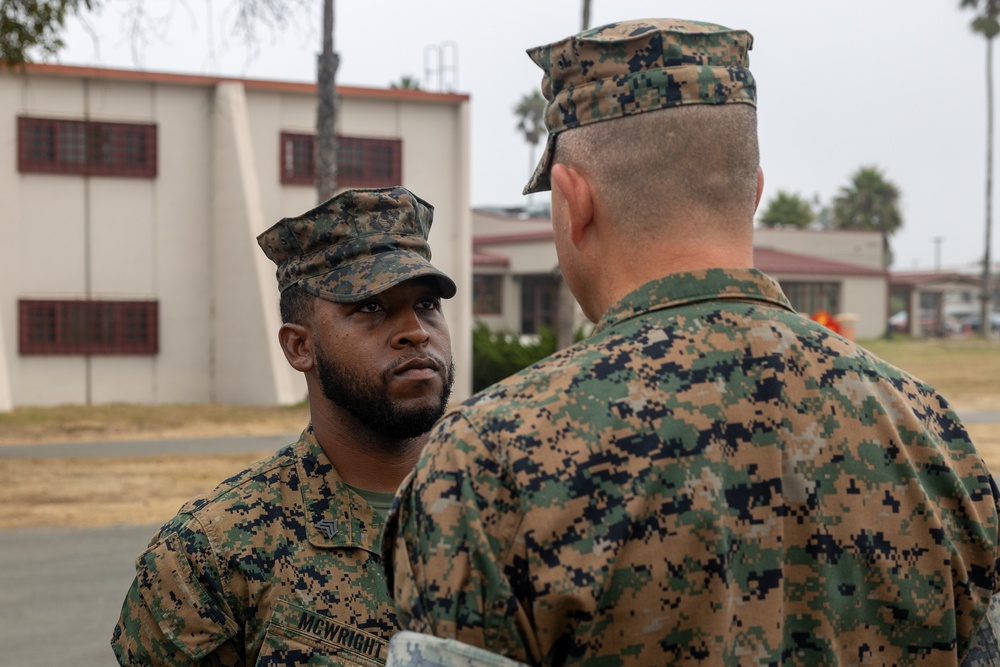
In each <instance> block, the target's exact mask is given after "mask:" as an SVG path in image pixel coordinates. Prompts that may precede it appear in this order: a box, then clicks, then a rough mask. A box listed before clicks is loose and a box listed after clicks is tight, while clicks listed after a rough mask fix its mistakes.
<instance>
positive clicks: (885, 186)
mask: <svg viewBox="0 0 1000 667" xmlns="http://www.w3.org/2000/svg"><path fill="white" fill-rule="evenodd" d="M833 224H834V227H836V228H837V229H870V230H874V231H878V232H880V233H881V234H882V247H883V253H884V255H883V261H882V265H883V266H884V267H885V268H887V269H888V268H889V264H891V263H892V250H891V249H890V246H889V237H890V236H892V235H893V234H895V233H896V232H897V231H899V228H900V227H902V226H903V217H902V215H901V214H900V212H899V188H897V187H896V186H895V185H894V184H892V183H890V182H889V181H887V180H886V179H885V177H884V176H883V175H882V172H881V171H879V169H878V167H861V168H860V169H858V171H857V172H856V173H855V174H854V176H853V177H852V178H851V184H850V185H848V186H845V187H843V188H841V189H840V194H838V195H837V196H836V197H835V198H834V200H833Z"/></svg>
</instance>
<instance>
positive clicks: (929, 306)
mask: <svg viewBox="0 0 1000 667" xmlns="http://www.w3.org/2000/svg"><path fill="white" fill-rule="evenodd" d="M982 282H983V280H982V276H981V275H970V274H964V273H956V272H940V271H902V272H898V273H893V274H892V281H891V285H890V293H891V296H892V299H893V303H894V306H895V307H894V310H897V309H898V310H897V312H894V313H893V315H892V317H890V319H889V324H890V325H891V326H892V327H893V329H895V330H898V331H901V332H904V333H907V334H909V335H911V336H918V337H927V336H937V337H941V336H947V335H949V334H953V333H957V332H965V331H966V329H969V330H971V329H972V322H973V321H976V322H977V323H978V320H979V318H980V317H981V315H982V291H983V290H982ZM993 303H994V304H995V303H997V302H996V297H994V301H993ZM977 328H978V326H977Z"/></svg>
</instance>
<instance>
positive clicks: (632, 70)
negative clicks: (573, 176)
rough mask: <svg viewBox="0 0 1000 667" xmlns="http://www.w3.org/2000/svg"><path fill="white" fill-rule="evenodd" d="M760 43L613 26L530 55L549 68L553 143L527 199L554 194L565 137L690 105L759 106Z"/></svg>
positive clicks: (672, 29)
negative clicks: (754, 64) (556, 155)
mask: <svg viewBox="0 0 1000 667" xmlns="http://www.w3.org/2000/svg"><path fill="white" fill-rule="evenodd" d="M752 45H753V37H752V36H751V35H750V33H748V32H746V31H745V30H732V29H730V28H726V27H723V26H720V25H714V24H712V23H701V22H697V21H682V20H678V19H641V20H635V21H623V22H621V23H611V24H609V25H605V26H601V27H599V28H593V29H591V30H586V31H584V32H582V33H579V34H577V35H573V36H572V37H567V38H566V39H563V40H560V41H558V42H554V43H552V44H547V45H545V46H538V47H535V48H533V49H528V55H529V56H530V57H531V59H532V60H533V61H535V63H536V64H537V65H538V66H539V67H541V68H542V70H543V71H544V75H543V77H542V94H543V95H544V96H545V99H546V100H548V104H547V105H546V107H545V126H546V127H547V128H548V130H549V137H548V143H547V144H546V146H545V151H544V152H543V153H542V159H541V160H540V161H539V163H538V167H537V168H536V169H535V173H534V174H533V175H532V176H531V179H530V180H529V181H528V184H527V185H526V186H525V187H524V194H530V193H532V192H540V191H542V190H549V189H550V187H551V186H550V184H549V169H550V168H551V166H552V155H553V151H554V150H555V141H556V137H557V136H558V135H559V133H560V132H562V131H564V130H568V129H572V128H574V127H581V126H583V125H588V124H590V123H596V122H598V121H603V120H610V119H613V118H621V117H622V116H628V115H631V114H637V113H642V112H644V111H653V110H656V109H668V108H670V107H676V106H680V105H688V104H754V105H756V102H757V89H756V84H755V83H754V79H753V75H752V74H751V73H750V70H749V69H748V67H749V57H748V51H749V50H750V49H751V48H752Z"/></svg>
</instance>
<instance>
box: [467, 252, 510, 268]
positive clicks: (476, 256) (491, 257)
mask: <svg viewBox="0 0 1000 667" xmlns="http://www.w3.org/2000/svg"><path fill="white" fill-rule="evenodd" d="M472 264H473V266H510V257H507V256H506V255H501V254H499V253H495V252H479V251H478V250H473V251H472Z"/></svg>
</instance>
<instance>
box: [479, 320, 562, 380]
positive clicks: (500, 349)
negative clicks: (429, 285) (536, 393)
mask: <svg viewBox="0 0 1000 667" xmlns="http://www.w3.org/2000/svg"><path fill="white" fill-rule="evenodd" d="M532 340H535V337H531V339H528V338H526V337H520V336H518V335H517V334H512V333H507V332H502V331H499V332H495V331H491V330H490V328H489V327H487V326H486V325H485V324H483V323H482V322H479V323H477V324H476V328H475V330H474V331H473V332H472V390H473V391H479V390H481V389H485V388H486V387H488V386H490V385H491V384H494V383H495V382H499V381H500V380H502V379H504V378H505V377H507V376H509V375H513V374H514V373H516V372H518V371H519V370H521V369H522V368H527V367H528V366H530V365H531V364H533V363H535V362H536V361H538V360H539V359H543V358H545V357H547V356H549V355H550V354H552V353H553V352H555V351H556V335H555V332H553V331H551V330H548V329H543V330H542V333H541V334H540V335H539V336H538V337H537V340H535V342H532Z"/></svg>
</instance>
